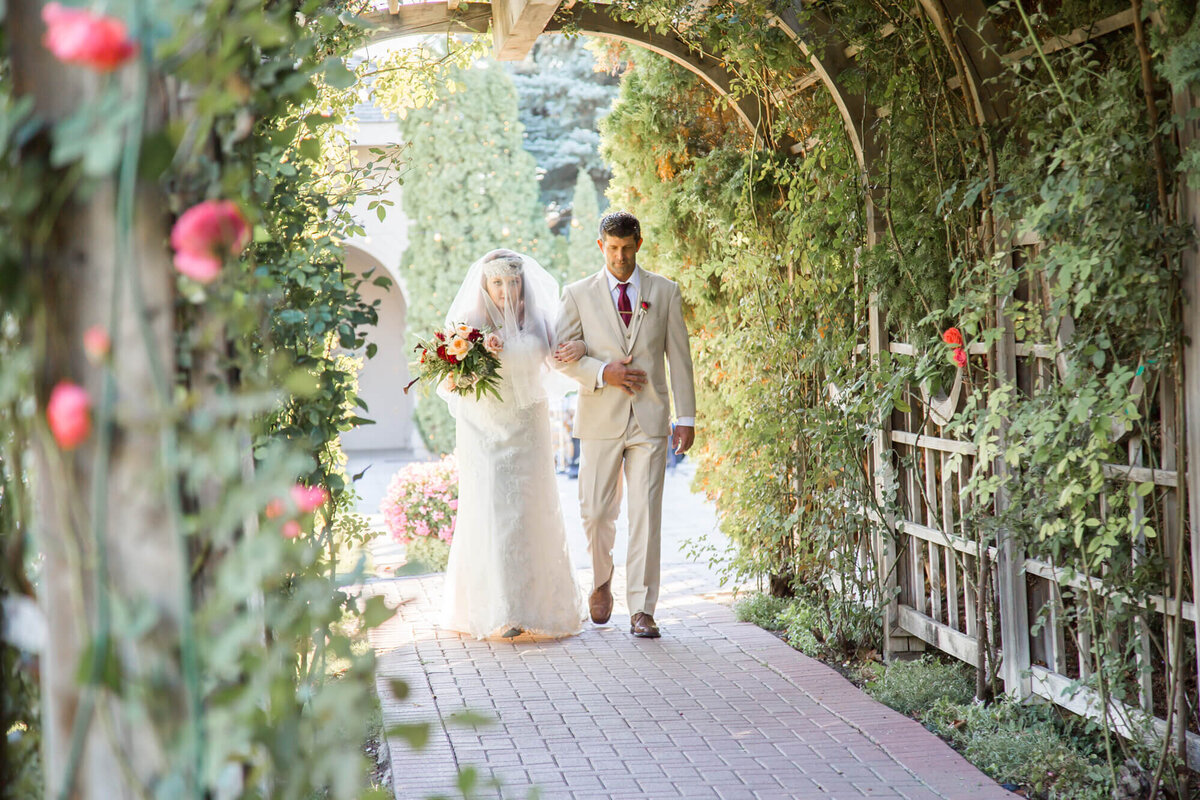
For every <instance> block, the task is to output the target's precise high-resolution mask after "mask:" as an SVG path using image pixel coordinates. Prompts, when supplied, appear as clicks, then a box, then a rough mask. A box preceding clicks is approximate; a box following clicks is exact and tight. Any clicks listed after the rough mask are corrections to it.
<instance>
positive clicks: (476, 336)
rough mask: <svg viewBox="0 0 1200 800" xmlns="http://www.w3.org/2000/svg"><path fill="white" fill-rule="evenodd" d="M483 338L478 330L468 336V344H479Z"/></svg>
mask: <svg viewBox="0 0 1200 800" xmlns="http://www.w3.org/2000/svg"><path fill="white" fill-rule="evenodd" d="M482 338H483V334H482V333H480V332H479V330H478V329H475V330H472V331H471V333H470V334H468V335H467V341H468V342H478V341H479V340H480V339H482Z"/></svg>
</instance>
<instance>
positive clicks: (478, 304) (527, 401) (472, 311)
mask: <svg viewBox="0 0 1200 800" xmlns="http://www.w3.org/2000/svg"><path fill="white" fill-rule="evenodd" d="M489 283H491V284H492V285H493V291H492V293H489V291H488V285H489ZM493 294H497V295H500V297H501V300H500V302H497V301H496V300H495V299H493ZM557 309H558V281H556V280H554V278H553V277H552V276H551V275H550V273H548V272H547V271H546V270H545V269H544V268H543V267H542V266H541V265H540V264H538V262H537V261H536V260H534V259H533V258H531V257H530V256H527V255H524V254H522V253H518V252H515V251H513V250H492V251H491V252H489V253H487V254H486V255H484V256H483V257H482V258H480V259H479V260H478V261H476V262H475V263H474V264H472V265H471V268H470V269H469V270H467V276H466V277H465V278H464V279H463V282H462V286H461V287H459V290H458V294H457V295H455V297H454V301H453V302H452V303H451V304H450V309H449V311H447V312H446V324H447V325H457V324H459V323H466V324H467V325H471V326H472V327H475V328H480V329H484V330H486V329H489V328H490V329H493V330H495V331H496V332H497V333H499V334H500V337H501V338H502V339H503V340H504V351H503V353H502V354H501V369H500V396H501V397H503V398H504V401H505V403H511V404H513V405H515V406H516V407H518V408H525V407H527V406H531V405H533V404H534V403H537V402H539V401H541V400H543V399H545V398H546V395H547V388H548V387H549V386H552V385H554V382H553V378H551V377H550V375H549V373H550V372H551V371H550V370H549V369H548V367H547V364H546V358H547V356H549V355H550V353H551V351H552V350H553V349H554V344H555V342H554V316H555V314H556V312H557ZM554 376H555V377H557V373H554ZM439 394H441V393H440V392H439ZM443 396H445V395H443ZM447 399H449V398H447ZM454 406H455V404H454V403H453V402H451V403H450V408H451V411H454V410H455V408H454Z"/></svg>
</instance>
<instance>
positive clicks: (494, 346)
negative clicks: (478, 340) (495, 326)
mask: <svg viewBox="0 0 1200 800" xmlns="http://www.w3.org/2000/svg"><path fill="white" fill-rule="evenodd" d="M483 349H484V350H487V351H488V352H489V353H491V354H492V355H497V354H498V353H499V352H500V351H501V350H503V349H504V340H503V339H501V338H500V334H498V333H496V332H494V331H493V332H492V333H489V334H488V335H487V336H485V337H483Z"/></svg>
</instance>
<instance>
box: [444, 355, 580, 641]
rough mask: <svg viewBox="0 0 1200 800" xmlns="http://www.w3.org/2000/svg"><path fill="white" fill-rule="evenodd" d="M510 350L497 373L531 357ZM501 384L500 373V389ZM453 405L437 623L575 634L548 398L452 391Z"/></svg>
mask: <svg viewBox="0 0 1200 800" xmlns="http://www.w3.org/2000/svg"><path fill="white" fill-rule="evenodd" d="M525 341H528V339H526V340H525ZM517 349H518V348H516V347H509V346H508V345H506V349H505V351H504V352H502V353H501V375H502V376H506V375H511V374H512V372H514V371H519V370H520V365H519V361H518V360H526V361H527V360H528V359H529V357H530V356H532V355H533V354H531V353H524V354H522V353H520V352H510V350H514V351H515V350H517ZM514 368H515V369H514ZM506 390H507V391H509V392H511V382H510V380H508V379H505V380H503V381H502V383H501V387H500V391H501V395H502V396H505V394H506ZM506 399H507V398H506ZM454 409H455V416H456V417H457V431H458V432H457V457H458V458H457V460H458V469H459V484H458V486H459V488H458V520H457V522H456V523H455V528H454V539H453V541H452V543H451V546H450V561H449V564H448V565H447V567H446V582H445V593H444V601H443V606H442V619H441V624H442V626H443V627H445V628H448V629H450V630H455V631H461V632H464V633H469V634H471V635H473V636H475V637H477V638H484V637H487V636H491V635H495V634H498V633H503V632H505V631H507V630H508V629H509V628H521V629H523V630H525V631H529V632H531V633H536V634H542V635H548V636H566V635H569V634H574V633H578V632H579V630H580V628H581V627H582V620H583V615H584V609H583V603H582V597H581V595H580V592H579V589H578V587H577V585H576V583H575V574H574V571H573V570H572V568H571V559H570V555H569V554H568V552H567V541H566V533H565V531H564V529H563V519H562V511H561V509H560V504H559V501H558V489H557V485H556V482H555V476H554V463H553V450H552V445H551V439H550V417H549V414H548V411H547V403H546V400H545V399H544V398H542V399H540V400H539V401H537V402H534V403H533V404H532V405H525V406H522V405H520V404H517V403H512V402H500V401H497V400H496V399H495V398H492V397H488V396H485V397H484V398H482V399H480V400H475V399H474V398H471V397H468V398H456V399H455V401H454Z"/></svg>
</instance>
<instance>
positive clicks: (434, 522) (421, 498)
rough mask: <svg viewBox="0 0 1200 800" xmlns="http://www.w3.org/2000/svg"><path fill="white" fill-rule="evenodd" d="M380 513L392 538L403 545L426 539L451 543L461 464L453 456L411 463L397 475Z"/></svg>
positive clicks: (389, 488) (456, 514)
mask: <svg viewBox="0 0 1200 800" xmlns="http://www.w3.org/2000/svg"><path fill="white" fill-rule="evenodd" d="M380 512H381V513H382V514H383V519H384V522H385V523H386V524H387V529H388V530H389V531H390V532H391V534H392V538H393V539H395V540H396V541H397V542H399V543H400V544H404V545H408V544H411V543H413V542H414V541H416V540H425V539H437V540H440V541H442V542H445V543H446V544H449V543H450V540H451V539H452V538H453V536H454V522H455V518H456V517H457V516H458V463H457V462H456V461H455V460H454V456H453V455H448V456H446V457H445V458H443V459H442V460H441V461H430V462H426V463H420V464H409V465H408V466H407V467H405V468H404V469H402V470H400V471H399V472H397V473H396V474H395V476H394V477H393V478H392V481H391V483H390V484H389V485H388V490H387V494H386V495H385V496H384V499H383V504H382V506H381V507H380Z"/></svg>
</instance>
